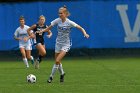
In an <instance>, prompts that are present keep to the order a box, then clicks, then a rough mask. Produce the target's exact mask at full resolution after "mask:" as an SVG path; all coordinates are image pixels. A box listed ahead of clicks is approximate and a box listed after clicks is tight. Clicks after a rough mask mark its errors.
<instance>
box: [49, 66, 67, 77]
mask: <svg viewBox="0 0 140 93" xmlns="http://www.w3.org/2000/svg"><path fill="white" fill-rule="evenodd" d="M57 69H58V70H59V72H60V74H61V75H63V74H64V73H65V72H64V70H63V67H62V64H60V65H56V64H54V65H53V68H52V73H51V75H50V77H53V76H54V74H55V72H56V70H57Z"/></svg>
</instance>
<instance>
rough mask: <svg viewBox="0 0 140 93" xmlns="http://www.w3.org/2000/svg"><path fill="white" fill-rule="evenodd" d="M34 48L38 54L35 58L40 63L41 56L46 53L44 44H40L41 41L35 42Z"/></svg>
mask: <svg viewBox="0 0 140 93" xmlns="http://www.w3.org/2000/svg"><path fill="white" fill-rule="evenodd" d="M36 48H37V50H38V51H39V55H38V58H37V60H38V61H39V63H40V62H41V61H42V57H44V56H45V55H46V50H45V46H44V45H42V44H41V43H39V44H37V46H36Z"/></svg>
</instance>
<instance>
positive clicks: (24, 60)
mask: <svg viewBox="0 0 140 93" xmlns="http://www.w3.org/2000/svg"><path fill="white" fill-rule="evenodd" d="M23 62H24V63H25V65H26V67H27V68H28V67H29V64H28V60H27V58H23Z"/></svg>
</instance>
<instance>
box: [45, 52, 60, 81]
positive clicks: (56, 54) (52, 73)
mask: <svg viewBox="0 0 140 93" xmlns="http://www.w3.org/2000/svg"><path fill="white" fill-rule="evenodd" d="M58 55H59V53H55V59H56V57H57V56H58ZM58 67H59V65H56V64H54V65H53V67H52V72H51V75H50V77H49V79H48V81H47V82H48V83H51V82H52V80H53V76H54V74H55V72H56V70H57V69H58Z"/></svg>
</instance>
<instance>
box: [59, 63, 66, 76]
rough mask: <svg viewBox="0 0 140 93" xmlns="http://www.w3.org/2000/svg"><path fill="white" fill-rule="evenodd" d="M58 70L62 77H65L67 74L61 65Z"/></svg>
mask: <svg viewBox="0 0 140 93" xmlns="http://www.w3.org/2000/svg"><path fill="white" fill-rule="evenodd" d="M58 70H59V72H60V74H61V75H63V74H64V73H65V72H64V70H63V67H62V64H61V63H60V64H59V67H58Z"/></svg>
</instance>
